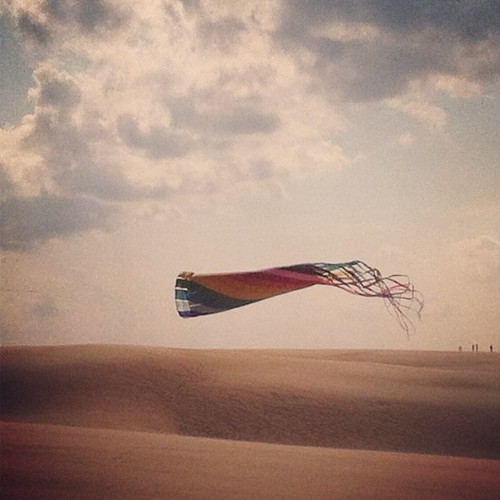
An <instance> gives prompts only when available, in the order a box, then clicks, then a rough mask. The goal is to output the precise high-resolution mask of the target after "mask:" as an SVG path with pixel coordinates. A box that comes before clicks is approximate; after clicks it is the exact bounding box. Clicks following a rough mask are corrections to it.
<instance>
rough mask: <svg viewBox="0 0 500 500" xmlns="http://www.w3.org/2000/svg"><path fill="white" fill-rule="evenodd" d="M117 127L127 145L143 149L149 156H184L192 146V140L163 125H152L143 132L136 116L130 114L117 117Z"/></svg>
mask: <svg viewBox="0 0 500 500" xmlns="http://www.w3.org/2000/svg"><path fill="white" fill-rule="evenodd" d="M117 128H118V133H119V135H120V137H121V138H122V139H123V140H124V141H125V142H126V144H127V145H129V146H131V147H133V148H137V149H143V150H144V151H145V152H146V154H147V155H148V156H150V157H151V158H175V157H179V156H184V155H185V154H187V153H188V152H189V151H191V150H192V149H193V147H194V143H193V141H192V140H188V139H187V138H186V137H183V136H181V135H179V134H176V133H173V132H171V131H169V130H168V129H167V128H165V127H159V126H152V127H150V128H149V130H148V131H146V132H143V131H142V130H141V129H140V127H139V123H138V121H137V119H136V118H134V117H133V116H131V115H122V116H120V117H118V120H117Z"/></svg>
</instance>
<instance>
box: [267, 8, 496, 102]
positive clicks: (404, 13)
mask: <svg viewBox="0 0 500 500" xmlns="http://www.w3.org/2000/svg"><path fill="white" fill-rule="evenodd" d="M284 5H285V9H284V16H283V18H282V22H281V26H280V28H279V30H278V31H277V32H276V34H275V36H276V39H277V40H278V41H279V43H281V44H284V45H285V46H286V47H291V48H298V47H299V48H303V49H306V50H307V51H309V52H310V53H311V54H313V55H314V56H315V63H314V65H313V66H312V68H311V69H312V74H314V75H315V76H316V77H317V78H318V81H319V82H321V86H322V87H323V88H324V89H325V90H326V92H329V93H331V94H333V95H340V96H341V97H342V98H345V99H349V100H353V101H363V100H368V101H369V100H378V99H384V98H387V97H394V96H397V95H400V94H402V93H404V92H405V91H406V90H407V88H408V85H409V84H410V83H411V82H412V81H414V80H418V79H425V78H426V77H428V76H430V75H433V74H447V75H451V76H454V77H459V78H465V79H468V80H472V81H477V82H480V83H481V82H486V83H488V82H490V81H492V80H495V79H498V78H499V77H500V55H499V54H500V46H499V43H500V42H499V40H500V9H498V2H496V1H487V0H483V1H476V2H457V1H451V0H443V1H435V2H418V1H411V2H400V1H398V0H380V1H374V0H354V1H352V2H343V1H339V0H328V1H327V0H306V1H298V0H289V1H288V2H286V3H285V4H284ZM339 22H341V23H342V22H346V23H351V25H356V26H358V27H359V26H360V25H364V26H368V27H372V28H377V29H379V30H380V32H382V33H383V36H382V37H375V38H373V39H370V40H362V39H354V40H343V39H341V37H340V38H339V39H333V40H332V39H331V38H328V37H327V36H325V35H323V34H321V30H322V29H324V28H328V27H329V26H331V25H332V23H339ZM354 29H356V28H354ZM306 69H308V68H306Z"/></svg>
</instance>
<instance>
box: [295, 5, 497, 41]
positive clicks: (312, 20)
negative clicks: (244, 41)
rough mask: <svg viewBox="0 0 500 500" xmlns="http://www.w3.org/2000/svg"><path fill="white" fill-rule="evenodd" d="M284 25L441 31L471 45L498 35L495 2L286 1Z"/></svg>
mask: <svg viewBox="0 0 500 500" xmlns="http://www.w3.org/2000/svg"><path fill="white" fill-rule="evenodd" d="M286 6H287V9H288V10H287V17H286V22H287V23H292V24H293V23H296V22H300V20H302V22H304V23H305V25H306V26H307V25H309V26H311V25H319V24H324V23H326V22H328V21H332V20H341V21H349V22H360V23H368V24H371V25H375V26H378V27H380V28H383V29H387V30H391V31H393V32H395V33H398V34H403V35H407V34H409V33H415V32H421V31H422V30H425V29H427V28H437V29H438V30H443V31H446V32H447V33H448V35H451V36H455V35H456V36H458V37H459V38H461V39H462V40H466V41H471V42H475V41H477V40H480V39H485V38H487V37H488V36H489V35H490V34H498V33H499V32H500V9H499V8H498V2H497V1H496V0H475V1H472V2H470V1H457V0H439V1H425V2H422V1H418V0H410V1H407V2H401V1H400V0H352V1H350V2H345V1H343V0H289V1H288V2H286Z"/></svg>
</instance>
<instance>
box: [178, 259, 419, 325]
mask: <svg viewBox="0 0 500 500" xmlns="http://www.w3.org/2000/svg"><path fill="white" fill-rule="evenodd" d="M312 285H330V286H335V287H337V288H341V289H343V290H345V291H346V292H349V293H352V294H354V295H361V296H363V297H381V298H383V299H384V301H385V302H386V305H387V306H388V309H389V311H390V312H392V313H393V314H394V316H395V317H396V319H397V320H398V322H399V324H400V325H401V326H402V327H403V328H404V329H405V330H406V332H407V333H408V332H409V329H410V327H412V323H411V321H410V320H409V319H408V316H407V313H408V312H409V311H410V310H413V311H415V312H416V313H417V314H419V313H420V311H421V309H422V307H423V301H422V298H421V295H420V293H419V292H417V291H416V290H415V288H414V287H413V285H412V284H411V283H410V282H409V280H408V278H407V277H406V276H402V275H391V276H385V277H383V276H382V275H381V274H380V272H379V271H378V269H375V268H373V267H370V266H368V265H367V264H365V263H364V262H361V261H359V260H354V261H352V262H346V263H343V264H324V263H321V264H299V265H295V266H288V267H276V268H272V269H265V270H263V271H255V272H243V273H228V274H195V273H190V272H183V273H181V274H179V276H178V277H177V282H176V285H175V300H176V305H177V311H178V313H179V315H180V316H182V317H183V318H191V317H194V316H201V315H205V314H213V313H217V312H222V311H227V310H229V309H234V308H235V307H241V306H245V305H247V304H252V303H254V302H258V301H260V300H264V299H268V298H270V297H274V296H276V295H281V294H283V293H287V292H292V291H294V290H300V289H302V288H307V287H310V286H312Z"/></svg>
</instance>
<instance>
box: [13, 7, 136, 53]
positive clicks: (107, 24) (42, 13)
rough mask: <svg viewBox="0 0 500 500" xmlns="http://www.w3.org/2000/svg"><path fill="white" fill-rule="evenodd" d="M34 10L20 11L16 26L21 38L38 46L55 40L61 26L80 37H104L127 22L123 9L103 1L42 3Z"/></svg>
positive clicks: (17, 14)
mask: <svg viewBox="0 0 500 500" xmlns="http://www.w3.org/2000/svg"><path fill="white" fill-rule="evenodd" d="M36 7H37V8H36V9H32V10H30V11H27V10H23V9H21V10H19V12H17V13H16V14H15V24H16V26H17V29H18V31H19V33H20V34H21V36H22V37H24V38H26V39H29V40H31V41H32V42H34V43H35V44H37V45H40V46H47V45H49V44H50V43H51V42H53V41H56V40H57V39H58V36H57V32H58V29H59V28H61V27H64V28H70V29H75V30H77V31H78V32H79V33H81V34H83V35H90V36H94V35H104V34H106V33H109V32H111V31H113V30H116V29H118V28H120V27H121V26H122V25H123V23H124V22H125V20H126V19H127V13H126V11H125V10H124V9H123V8H117V7H116V5H114V4H112V3H111V2H108V1H106V0H42V1H41V2H37V6H36Z"/></svg>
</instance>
